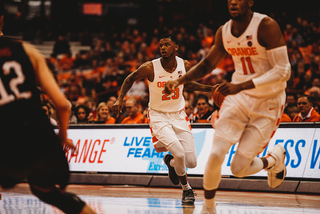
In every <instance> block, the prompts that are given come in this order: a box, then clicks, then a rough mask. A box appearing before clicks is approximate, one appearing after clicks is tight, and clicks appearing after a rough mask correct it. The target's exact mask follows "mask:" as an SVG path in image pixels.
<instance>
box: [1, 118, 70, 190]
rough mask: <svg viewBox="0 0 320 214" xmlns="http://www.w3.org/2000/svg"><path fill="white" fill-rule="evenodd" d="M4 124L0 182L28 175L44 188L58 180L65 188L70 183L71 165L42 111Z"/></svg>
mask: <svg viewBox="0 0 320 214" xmlns="http://www.w3.org/2000/svg"><path fill="white" fill-rule="evenodd" d="M1 128H2V131H1V132H2V133H3V134H1V141H0V160H1V162H0V185H1V186H2V187H3V188H9V187H13V186H14V185H15V184H17V183H19V182H22V181H24V180H25V179H27V180H28V182H29V183H30V184H34V185H37V186H39V187H42V188H48V187H52V186H53V185H55V184H58V185H60V187H61V188H63V189H64V188H65V187H66V186H67V184H68V181H69V165H68V162H67V159H66V156H65V153H64V151H63V147H62V145H61V143H60V140H59V138H58V137H57V135H56V134H55V132H54V130H53V127H52V125H51V124H50V122H49V120H48V118H46V117H43V116H42V115H39V116H37V117H33V118H32V119H30V118H28V120H24V121H22V122H17V123H15V124H13V123H12V124H11V123H8V124H7V126H5V127H1Z"/></svg>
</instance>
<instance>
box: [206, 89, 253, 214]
mask: <svg viewBox="0 0 320 214" xmlns="http://www.w3.org/2000/svg"><path fill="white" fill-rule="evenodd" d="M242 100H243V97H242V94H237V95H231V96H227V97H226V99H225V101H224V103H223V105H222V106H221V109H220V111H219V119H218V120H217V121H216V123H215V133H214V137H213V143H212V148H211V151H210V155H209V158H208V161H207V164H206V167H205V172H204V175H203V188H204V204H203V210H202V213H215V194H216V191H217V189H218V187H219V184H220V181H221V166H222V164H223V162H224V159H225V155H226V154H227V153H228V151H229V149H230V147H231V146H232V145H233V144H235V143H236V142H237V141H238V140H239V138H240V136H241V134H242V131H243V129H244V128H245V126H246V124H247V123H248V117H247V115H246V113H245V110H243V109H242V105H238V103H239V102H241V103H242V102H243V101H242Z"/></svg>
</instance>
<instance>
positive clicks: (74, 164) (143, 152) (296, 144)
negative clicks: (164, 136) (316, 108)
mask: <svg viewBox="0 0 320 214" xmlns="http://www.w3.org/2000/svg"><path fill="white" fill-rule="evenodd" d="M193 134H194V137H195V142H196V150H197V158H198V165H197V167H196V168H194V169H188V174H194V175H203V173H204V169H205V165H206V161H207V159H208V157H209V154H210V150H211V145H212V139H213V134H214V129H212V128H193ZM68 136H69V138H70V139H71V140H72V141H73V143H74V144H75V145H76V147H77V152H75V153H72V152H71V151H67V152H66V157H67V159H68V162H69V165H70V170H71V171H73V172H101V173H103V172H105V173H117V172H118V173H153V174H154V173H160V174H164V173H167V166H166V165H165V164H164V162H163V157H164V155H165V154H166V153H157V152H156V151H155V149H154V146H153V144H152V138H151V135H150V130H149V129H148V128H139V129H136V128H134V129H133V128H132V129H131V128H125V129H120V127H119V129H117V128H112V129H108V128H107V127H106V128H97V129H86V128H79V129H77V128H72V129H69V130H68ZM276 144H281V145H283V146H284V147H285V149H286V150H287V155H286V167H287V177H292V178H316V179H319V178H320V129H316V128H279V129H278V130H277V131H276V133H275V135H274V136H273V138H272V139H271V141H270V142H269V144H268V146H267V148H266V149H265V150H264V151H263V152H261V153H260V154H259V155H258V157H263V156H265V155H266V154H267V150H269V149H271V148H272V147H273V146H274V145H276ZM237 145H238V144H235V145H234V146H232V147H231V148H230V150H229V152H228V154H227V155H226V157H225V160H224V163H223V166H222V175H223V176H231V175H232V173H231V170H230V165H231V161H232V158H233V156H234V154H235V152H236V149H237ZM254 176H259V177H265V176H267V172H266V171H264V170H262V171H261V172H259V173H257V174H255V175H254Z"/></svg>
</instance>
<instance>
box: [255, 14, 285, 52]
mask: <svg viewBox="0 0 320 214" xmlns="http://www.w3.org/2000/svg"><path fill="white" fill-rule="evenodd" d="M258 41H259V43H260V45H261V46H263V47H265V48H266V49H267V50H270V49H273V48H277V47H280V46H285V45H286V42H285V40H284V38H283V36H282V32H281V29H280V27H279V25H278V23H277V22H276V21H275V20H274V19H272V18H270V17H267V18H264V19H263V20H262V21H261V23H260V26H259V29H258Z"/></svg>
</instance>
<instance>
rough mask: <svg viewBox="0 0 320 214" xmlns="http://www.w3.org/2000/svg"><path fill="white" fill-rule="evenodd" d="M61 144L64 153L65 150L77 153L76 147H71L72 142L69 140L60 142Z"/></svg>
mask: <svg viewBox="0 0 320 214" xmlns="http://www.w3.org/2000/svg"><path fill="white" fill-rule="evenodd" d="M61 143H62V145H63V149H64V150H65V151H67V150H69V149H70V150H71V151H72V152H73V153H75V152H77V151H76V150H77V149H76V146H75V145H73V142H72V140H70V139H65V140H63V141H61Z"/></svg>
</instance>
